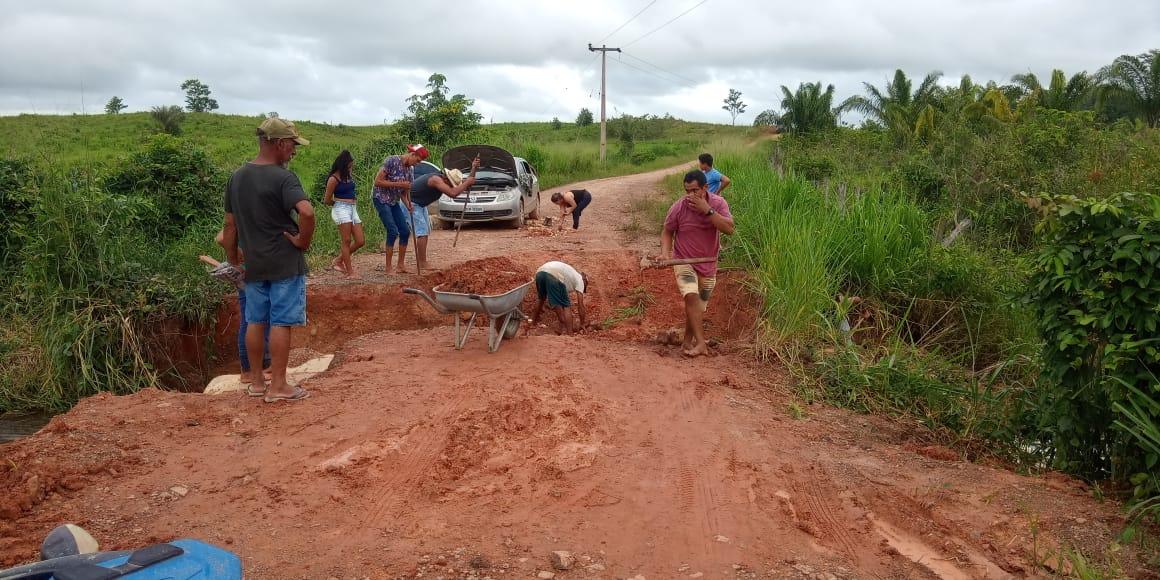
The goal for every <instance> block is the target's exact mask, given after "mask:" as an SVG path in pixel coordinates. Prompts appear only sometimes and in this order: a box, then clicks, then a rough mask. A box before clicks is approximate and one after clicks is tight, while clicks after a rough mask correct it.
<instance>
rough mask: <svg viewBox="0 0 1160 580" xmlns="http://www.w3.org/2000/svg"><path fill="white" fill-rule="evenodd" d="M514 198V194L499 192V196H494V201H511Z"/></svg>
mask: <svg viewBox="0 0 1160 580" xmlns="http://www.w3.org/2000/svg"><path fill="white" fill-rule="evenodd" d="M514 196H515V194H513V193H512V192H510V191H501V192H499V194H497V195H496V196H495V200H496V201H511V200H512V198H513V197H514Z"/></svg>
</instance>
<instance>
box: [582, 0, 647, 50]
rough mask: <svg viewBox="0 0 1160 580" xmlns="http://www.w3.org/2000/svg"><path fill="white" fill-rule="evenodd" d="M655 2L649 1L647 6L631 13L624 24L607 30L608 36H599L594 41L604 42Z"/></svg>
mask: <svg viewBox="0 0 1160 580" xmlns="http://www.w3.org/2000/svg"><path fill="white" fill-rule="evenodd" d="M656 3H657V0H653V1H652V2H649V3H648V5H647V6H645V7H644V8H641V9H640V12H637V13H636V14H633V15H632V18H629V19H628V20H626V21H624V24H621V25H620V26H617V27H616V30H613V31H612V32H609V33H608V36H605V37H604V38H601V39H600V40H597V41H596V42H597V43H601V42H604V41H605V40H608V39H609V38H612V35H613V34H616V33H617V32H620V30H621V29H622V28H624V27H625V26H628V23H629V22H632V21H633V20H636V17H637V16H640V15H641V14H644V11H645V10H648V9H649V8H650V7H651V6H652V5H653V4H656Z"/></svg>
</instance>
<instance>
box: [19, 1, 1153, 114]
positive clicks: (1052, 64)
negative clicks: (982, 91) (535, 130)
mask: <svg viewBox="0 0 1160 580" xmlns="http://www.w3.org/2000/svg"><path fill="white" fill-rule="evenodd" d="M0 11H2V14H3V18H2V19H0V114H16V113H21V112H29V113H73V112H81V111H82V110H83V111H85V112H89V113H93V112H99V111H100V110H101V109H102V108H103V106H104V103H105V102H106V101H107V100H108V99H109V97H110V96H113V95H118V96H120V97H122V98H123V99H124V100H125V102H126V103H127V104H128V106H129V110H131V111H134V110H146V109H149V108H150V107H152V106H154V105H166V104H183V103H184V101H183V95H182V93H181V91H180V90H179V88H178V87H179V85H180V84H181V82H182V81H183V80H185V79H187V78H198V79H201V80H202V81H203V82H205V83H207V84H208V85H209V86H210V88H211V89H212V90H213V96H214V97H215V98H216V99H217V100H218V102H219V103H220V105H221V109H220V111H221V112H225V113H238V114H247V115H253V114H257V113H260V112H265V111H278V112H279V114H281V115H282V116H283V117H287V118H291V119H310V120H315V121H326V122H331V123H348V124H371V123H380V122H382V121H383V120H393V119H395V118H397V117H398V116H399V115H400V113H401V112H402V110H403V108H404V107H405V103H404V100H405V99H406V98H407V97H408V96H409V95H412V94H415V93H417V92H421V91H422V88H423V85H424V84H425V82H426V79H427V77H428V76H429V75H430V74H431V73H432V72H439V73H442V74H444V75H446V76H447V77H448V83H449V85H450V86H451V88H452V89H453V90H454V91H455V92H462V93H465V94H467V95H468V96H470V97H473V98H475V100H476V101H475V102H476V110H478V111H479V112H480V113H482V114H483V116H484V120H485V122H487V121H489V120H493V121H495V122H499V121H520V120H546V119H550V118H552V117H553V116H559V117H560V118H561V119H564V120H572V119H574V118H575V116H576V113H577V111H579V110H580V108H581V107H588V108H590V109H592V110H593V111H594V112H597V113H598V112H599V106H600V100H599V91H600V61H599V58H598V57H596V56H595V55H594V53H590V52H589V51H588V49H587V45H588V43H589V42H591V43H594V44H597V45H600V44H602V43H606V44H607V45H608V46H610V47H621V48H622V49H623V53H621V54H617V53H609V59H608V60H609V62H608V85H609V86H608V95H609V100H608V106H609V114H610V115H612V114H616V113H632V114H644V113H654V114H663V113H666V112H667V113H671V114H673V115H676V116H678V117H681V118H685V119H692V120H703V121H715V122H728V120H729V117H728V114H727V113H725V112H724V111H722V110H721V101H722V99H723V98H724V97H725V95H726V94H727V93H728V90H729V88H736V89H738V90H740V91H741V92H742V93H743V100H744V101H745V102H746V103H747V104H748V105H749V108H748V110H747V112H746V113H745V114H744V115H742V116H741V117H740V118H739V119H738V123H741V122H746V123H748V122H751V121H752V119H753V117H754V116H755V115H756V114H757V113H758V112H760V111H761V110H763V109H766V108H774V107H776V106H777V100H778V99H779V96H778V95H779V92H780V91H779V89H778V87H779V86H780V85H788V86H790V87H796V86H797V84H798V83H799V82H802V81H814V80H821V81H823V82H824V83H833V84H834V85H835V86H836V87H837V91H838V95H839V97H840V98H844V97H846V96H848V95H850V94H853V93H855V92H860V89H861V83H862V81H871V82H874V83H875V84H882V83H883V82H884V81H885V80H886V78H887V77H888V76H889V75H890V74H891V73H892V71H893V70H894V69H895V68H899V67H901V68H902V69H904V70H906V71H907V72H908V73H910V74H912V75H914V76H921V75H922V74H925V73H926V72H929V71H932V70H939V71H942V72H943V73H945V74H946V75H947V82H948V83H949V82H951V80H954V79H957V78H958V77H959V76H960V75H962V74H963V73H969V74H971V76H972V77H973V78H974V79H975V81H976V82H984V81H986V80H990V79H995V80H1000V81H1003V80H1006V79H1008V78H1010V76H1011V75H1012V74H1015V73H1020V72H1027V71H1032V72H1035V73H1037V74H1039V75H1040V77H1041V78H1043V77H1047V76H1048V75H1049V74H1050V70H1051V69H1052V68H1062V69H1064V70H1065V71H1066V72H1067V73H1068V74H1069V75H1070V74H1071V73H1073V72H1076V71H1079V70H1088V71H1094V70H1096V69H1098V68H1099V67H1100V66H1102V65H1104V64H1107V63H1108V62H1110V61H1111V60H1112V59H1114V58H1115V57H1116V56H1118V55H1120V54H1124V53H1132V54H1136V53H1140V52H1144V51H1146V50H1149V49H1152V48H1160V1H1158V0H1104V1H1100V2H1096V1H1094V0H923V1H920V0H807V1H795V2H787V1H781V0H703V1H702V0H583V1H577V0H558V1H555V2H548V1H544V0H509V1H506V2H497V1H491V2H484V1H482V0H475V1H473V0H441V1H438V2H407V3H405V4H404V3H402V2H398V1H389V2H383V1H370V0H348V1H345V2H341V1H340V2H320V1H317V0H313V1H302V0H279V1H277V2H274V1H268V0H234V1H227V0H166V1H159V0H116V1H109V0H36V1H33V2H19V1H15V0H3V2H2V3H0Z"/></svg>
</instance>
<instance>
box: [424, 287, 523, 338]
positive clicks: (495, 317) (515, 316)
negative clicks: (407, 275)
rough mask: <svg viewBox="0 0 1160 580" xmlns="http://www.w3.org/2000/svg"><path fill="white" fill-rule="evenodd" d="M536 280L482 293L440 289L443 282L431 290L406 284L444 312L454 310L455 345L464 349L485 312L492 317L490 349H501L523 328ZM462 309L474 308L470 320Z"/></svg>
mask: <svg viewBox="0 0 1160 580" xmlns="http://www.w3.org/2000/svg"><path fill="white" fill-rule="evenodd" d="M531 286H532V283H531V282H527V283H525V284H523V285H521V286H517V287H515V288H513V289H511V290H508V291H507V292H504V293H503V294H494V295H482V294H462V293H459V292H445V291H443V290H440V288H442V287H443V285H442V284H441V285H439V286H436V287H434V288H432V289H431V294H434V295H435V296H434V298H432V297H431V295H430V294H428V293H426V292H424V291H422V290H419V289H418V288H404V289H403V292H404V293H407V294H413V295H415V296H419V297H421V298H423V299H424V300H426V301H427V302H429V303H430V304H431V306H432V307H434V308H435V310H436V311H438V312H440V313H442V314H451V315H453V318H455V349H456V350H460V349H462V348H463V345H464V344H467V335H468V334H469V333H471V329H472V328H473V327H474V326H475V317H476V316H479V315H480V314H483V315H485V316H487V318H488V322H489V324H488V328H487V352H495V351H497V350H499V345H500V343H501V342H503V339H504V338H513V337H515V336H516V334H517V333H518V332H519V331H520V323H521V322H522V321H524V320H525V319H526V318H527V316H526V315H525V314H524V313H523V312H520V308H519V306H520V303H521V302H523V300H524V296H526V295H527V293H528V289H529V288H531ZM460 312H470V313H471V318H469V319H467V322H466V323H465V322H463V321H462V320H461V319H460V316H459V313H460Z"/></svg>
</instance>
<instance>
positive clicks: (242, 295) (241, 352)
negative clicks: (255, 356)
mask: <svg viewBox="0 0 1160 580" xmlns="http://www.w3.org/2000/svg"><path fill="white" fill-rule="evenodd" d="M238 309H239V310H241V312H242V316H241V322H240V323H239V324H238V358H240V359H241V360H242V372H246V373H248V372H250V353H249V351H247V350H246V329H247V328H249V327H250V323H248V322H246V291H245V290H238ZM264 344H265V345H266V346H265V348H264V350H265V352H263V353H262V368H263V369H266V368H270V327H269V326H267V327H266V340H265V343H264Z"/></svg>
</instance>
